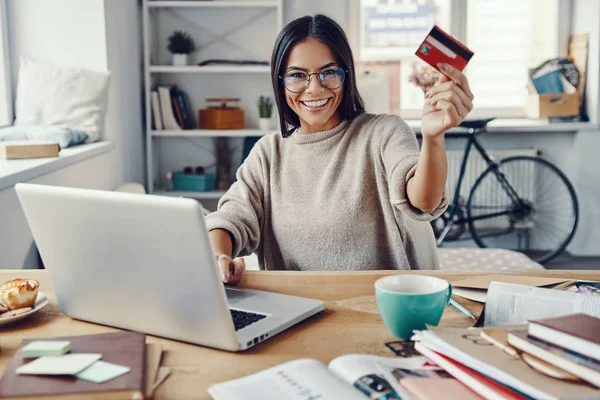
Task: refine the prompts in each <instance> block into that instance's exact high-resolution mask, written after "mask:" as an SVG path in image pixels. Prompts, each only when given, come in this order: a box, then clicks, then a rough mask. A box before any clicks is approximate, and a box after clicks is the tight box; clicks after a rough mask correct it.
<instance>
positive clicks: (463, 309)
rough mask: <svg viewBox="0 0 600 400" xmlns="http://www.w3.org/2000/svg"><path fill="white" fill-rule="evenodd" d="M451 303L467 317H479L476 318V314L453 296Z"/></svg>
mask: <svg viewBox="0 0 600 400" xmlns="http://www.w3.org/2000/svg"><path fill="white" fill-rule="evenodd" d="M450 305H452V306H454V308H456V309H457V310H458V311H460V312H461V313H463V314H464V315H466V316H467V317H469V318H473V319H474V320H477V318H475V316H474V315H473V314H471V312H470V311H469V310H467V309H466V308H464V307H463V306H461V305H460V304H458V303H457V302H456V301H455V300H454V299H452V298H451V299H450Z"/></svg>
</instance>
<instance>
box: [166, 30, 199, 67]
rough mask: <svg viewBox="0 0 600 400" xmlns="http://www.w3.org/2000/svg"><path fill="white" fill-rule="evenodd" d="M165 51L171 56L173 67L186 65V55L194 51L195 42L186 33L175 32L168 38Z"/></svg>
mask: <svg viewBox="0 0 600 400" xmlns="http://www.w3.org/2000/svg"><path fill="white" fill-rule="evenodd" d="M167 49H169V51H170V52H171V54H173V65H187V64H188V54H190V53H193V52H194V51H196V42H194V39H193V38H192V37H191V36H190V35H189V34H188V33H187V32H183V31H175V32H173V33H172V34H171V36H169V44H168V45H167Z"/></svg>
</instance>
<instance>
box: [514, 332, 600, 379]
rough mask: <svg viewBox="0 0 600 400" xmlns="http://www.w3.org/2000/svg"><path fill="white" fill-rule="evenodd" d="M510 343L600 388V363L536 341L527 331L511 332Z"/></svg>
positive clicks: (541, 341)
mask: <svg viewBox="0 0 600 400" xmlns="http://www.w3.org/2000/svg"><path fill="white" fill-rule="evenodd" d="M508 343H509V344H510V345H511V346H513V347H515V348H517V349H519V350H521V351H523V352H526V353H528V354H531V355H533V356H534V357H537V358H539V359H541V360H544V361H546V362H548V363H550V364H552V365H554V366H556V367H558V368H560V369H562V370H565V371H567V372H569V373H571V374H573V375H575V376H577V377H579V378H581V379H583V380H585V381H586V382H589V383H591V384H593V385H594V386H597V387H600V362H599V361H597V360H594V359H593V358H590V357H586V356H585V355H583V354H579V353H575V352H573V351H570V350H567V349H565V348H563V347H560V346H556V345H553V344H551V343H548V342H545V341H543V340H539V339H536V338H534V337H531V336H529V335H528V334H527V330H511V331H509V333H508Z"/></svg>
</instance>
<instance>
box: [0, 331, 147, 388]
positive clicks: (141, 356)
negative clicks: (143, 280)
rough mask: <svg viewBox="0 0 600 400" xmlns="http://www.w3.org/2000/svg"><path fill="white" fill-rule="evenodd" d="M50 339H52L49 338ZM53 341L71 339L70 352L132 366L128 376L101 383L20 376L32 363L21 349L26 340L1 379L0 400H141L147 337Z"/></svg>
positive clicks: (127, 335) (117, 335)
mask: <svg viewBox="0 0 600 400" xmlns="http://www.w3.org/2000/svg"><path fill="white" fill-rule="evenodd" d="M49 339H50V338H49ZM50 340H69V341H70V342H71V353H100V354H102V360H103V361H106V362H109V363H113V364H117V365H121V366H125V367H129V368H130V369H131V370H130V371H129V373H126V374H124V375H121V376H119V377H117V378H115V379H112V380H109V381H107V382H104V383H102V384H98V383H94V382H90V381H86V380H83V379H77V378H76V377H74V376H38V375H17V373H16V370H17V368H19V367H20V366H22V365H25V364H28V363H30V362H31V361H32V360H31V359H24V358H23V354H22V348H23V347H24V346H25V345H26V344H27V343H29V342H31V341H32V340H29V339H25V340H23V342H22V343H21V346H20V347H19V349H17V351H16V352H15V354H14V356H13V357H12V359H11V360H10V362H9V364H8V365H7V367H6V370H5V371H4V374H3V375H2V378H0V398H1V399H19V400H22V399H28V400H29V399H31V400H33V399H50V398H51V399H76V398H82V397H83V398H85V399H89V400H97V399H110V400H113V399H142V398H143V397H144V386H145V362H146V361H145V358H146V337H145V335H143V334H141V333H137V332H115V333H103V334H97V335H84V336H69V337H60V338H51V339H50Z"/></svg>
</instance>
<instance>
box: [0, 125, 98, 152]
mask: <svg viewBox="0 0 600 400" xmlns="http://www.w3.org/2000/svg"><path fill="white" fill-rule="evenodd" d="M87 138H88V134H87V133H85V132H84V131H79V130H77V129H71V128H68V127H66V126H64V125H19V126H9V127H8V128H1V129H0V141H13V140H43V141H50V142H58V145H59V146H60V148H61V149H64V148H65V147H69V146H74V145H76V144H80V143H83V142H85V141H86V140H87Z"/></svg>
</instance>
